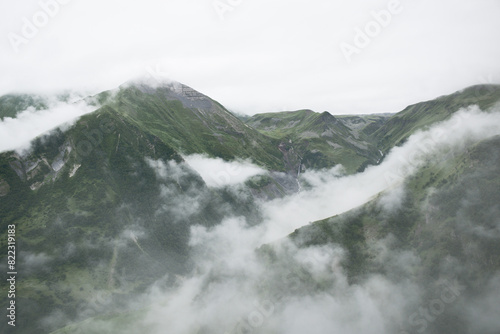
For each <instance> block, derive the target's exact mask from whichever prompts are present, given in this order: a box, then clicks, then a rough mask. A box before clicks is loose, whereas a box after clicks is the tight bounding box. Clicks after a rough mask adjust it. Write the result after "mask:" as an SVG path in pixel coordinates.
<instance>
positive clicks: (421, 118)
mask: <svg viewBox="0 0 500 334" xmlns="http://www.w3.org/2000/svg"><path fill="white" fill-rule="evenodd" d="M499 99H500V85H477V86H472V87H468V88H466V89H464V90H462V91H458V92H455V93H453V94H451V95H446V96H441V97H438V98H437V99H434V100H431V101H426V102H420V103H417V104H414V105H410V106H408V107H406V108H405V109H404V110H403V111H401V112H399V113H397V114H395V115H394V116H392V117H391V118H389V119H388V120H387V122H385V123H384V124H383V125H382V126H380V128H378V129H377V130H376V131H375V132H374V133H373V136H372V137H373V138H374V140H375V141H376V142H377V146H378V147H379V148H380V150H381V151H383V152H384V153H386V152H387V151H389V150H390V149H391V148H392V147H394V146H396V145H401V144H402V143H403V142H404V141H405V140H406V139H407V138H408V137H409V136H410V135H411V134H413V133H415V131H417V130H421V129H425V128H426V127H428V126H429V125H431V124H434V123H436V122H440V121H444V120H446V119H448V118H449V117H450V116H451V115H453V114H454V113H455V112H456V111H457V110H459V109H460V108H465V107H468V106H471V105H477V106H479V107H480V108H481V109H482V110H487V109H489V108H491V107H492V106H493V105H495V104H497V103H498V101H499Z"/></svg>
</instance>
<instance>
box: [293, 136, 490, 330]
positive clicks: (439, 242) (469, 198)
mask: <svg viewBox="0 0 500 334" xmlns="http://www.w3.org/2000/svg"><path fill="white" fill-rule="evenodd" d="M499 148H500V137H498V136H497V137H494V138H493V139H490V140H486V141H483V142H480V143H476V144H474V145H471V146H469V147H467V148H466V150H465V151H463V152H462V153H461V154H459V155H456V156H454V157H453V158H451V159H450V160H449V161H448V163H447V164H445V165H437V164H427V165H426V166H424V167H423V168H421V169H420V171H419V172H418V173H416V174H415V175H414V176H412V177H410V178H409V179H408V180H407V182H406V185H405V195H404V199H403V200H402V202H401V204H400V205H399V206H397V207H395V208H393V209H387V208H385V209H384V206H383V205H382V204H381V203H382V197H383V195H380V196H379V197H378V198H376V199H375V200H373V201H371V202H369V203H367V204H366V205H363V206H362V207H360V208H358V209H355V210H352V211H350V212H348V213H345V214H342V215H339V216H335V217H331V218H328V219H324V220H322V221H317V222H314V223H312V224H310V225H308V226H305V227H303V228H300V229H298V230H296V231H295V232H294V233H293V234H291V235H290V238H291V240H294V241H295V243H296V244H297V245H299V246H300V247H309V246H313V245H327V244H337V245H341V246H342V247H343V248H344V249H345V250H347V256H346V257H345V259H344V262H343V263H342V264H343V267H344V269H345V270H346V273H347V274H348V277H349V280H350V281H351V283H356V282H361V281H363V279H365V278H366V277H368V276H370V275H374V274H381V275H384V277H386V278H388V279H391V280H396V281H397V280H400V279H403V277H407V278H406V279H408V280H411V281H412V282H414V283H416V284H420V285H422V286H424V287H431V286H433V284H434V283H433V282H438V281H439V280H442V279H443V278H447V277H448V278H449V277H453V279H457V280H458V281H460V282H461V284H463V285H465V286H466V287H467V289H468V290H467V291H468V296H474V295H476V294H480V293H484V291H482V290H481V289H482V288H483V287H484V286H485V285H486V282H487V281H488V280H489V279H491V278H492V277H493V275H494V274H495V273H496V272H498V270H500V234H499V233H498V224H497V221H498V213H499V212H500V211H499V210H500V208H499V206H498V203H500V192H499V191H498V189H500V150H499ZM381 243H382V244H385V246H384V247H387V248H388V249H390V251H391V252H393V253H394V254H405V252H411V253H412V254H415V256H416V258H417V259H418V261H414V262H415V263H416V264H414V265H412V266H411V271H410V272H409V273H405V275H408V276H400V275H403V274H402V271H399V272H398V265H396V264H395V263H391V262H390V261H391V260H388V261H389V262H383V261H382V262H381V261H380V254H379V252H380V247H381ZM450 275H451V276H450ZM428 297H430V298H432V294H431V295H429V296H428ZM452 318H453V315H452V314H447V313H445V314H443V316H441V317H440V319H439V321H436V322H435V323H433V324H432V330H435V331H436V332H454V333H463V332H464V331H465V332H467V329H466V328H465V327H464V325H463V323H462V322H461V321H450V319H452Z"/></svg>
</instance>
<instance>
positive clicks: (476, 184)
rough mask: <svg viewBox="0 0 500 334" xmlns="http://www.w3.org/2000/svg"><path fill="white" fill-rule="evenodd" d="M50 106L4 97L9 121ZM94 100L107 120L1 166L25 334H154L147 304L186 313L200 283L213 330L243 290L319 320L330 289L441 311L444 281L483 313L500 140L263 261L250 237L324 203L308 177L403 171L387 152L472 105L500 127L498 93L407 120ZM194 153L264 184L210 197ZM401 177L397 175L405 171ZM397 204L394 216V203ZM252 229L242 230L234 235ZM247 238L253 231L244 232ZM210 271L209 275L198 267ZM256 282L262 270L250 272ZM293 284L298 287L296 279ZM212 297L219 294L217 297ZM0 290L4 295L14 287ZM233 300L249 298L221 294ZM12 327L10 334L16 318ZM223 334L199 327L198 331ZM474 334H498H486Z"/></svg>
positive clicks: (182, 94) (0, 210)
mask: <svg viewBox="0 0 500 334" xmlns="http://www.w3.org/2000/svg"><path fill="white" fill-rule="evenodd" d="M57 99H59V101H66V102H67V103H71V102H70V101H72V100H71V99H69V98H67V97H66V98H64V97H58V98H57ZM49 100H50V99H49V98H47V97H39V96H34V95H8V96H3V97H0V117H14V116H16V115H17V114H18V113H19V112H21V111H23V110H26V109H27V108H29V107H32V108H34V109H40V110H43V109H46V108H47V107H48V106H49V103H48V102H47V101H49ZM44 101H45V102H44ZM82 101H85V102H86V103H87V104H89V105H93V106H94V109H95V111H94V112H91V113H88V114H86V115H84V116H82V117H80V118H79V119H78V120H77V121H75V122H74V124H73V125H71V126H65V127H61V128H58V129H56V130H54V131H52V132H51V133H48V134H45V135H43V136H40V137H38V138H36V139H35V140H34V141H33V142H32V143H31V149H30V150H29V151H27V152H24V153H19V152H14V151H9V152H3V153H0V235H1V237H0V249H3V250H5V252H4V254H7V251H6V250H7V242H8V238H7V234H8V230H9V225H15V226H16V228H15V230H16V238H15V239H16V250H17V254H16V255H17V258H16V261H17V267H18V272H19V273H18V275H17V281H16V291H17V297H16V307H17V317H18V326H17V327H18V328H17V330H19V331H20V332H23V333H50V332H53V331H55V333H75V332H81V333H94V332H95V333H100V332H103V328H104V329H106V330H107V331H114V332H121V333H126V332H130V333H133V332H137V330H138V329H137V328H142V329H141V330H145V329H144V328H147V326H146V327H141V324H147V319H148V315H149V314H150V313H151V312H153V311H154V310H155V309H156V308H160V309H161V307H162V305H163V304H164V303H167V302H166V301H160V302H158V304H156V302H151V300H150V299H148V298H149V297H146V296H150V295H162V294H164V293H165V291H167V292H168V293H172V299H173V300H176V299H175V298H174V297H175V296H176V294H175V293H177V292H178V291H183V289H184V288H186V284H187V285H188V287H189V284H194V283H193V280H194V282H195V283H196V282H202V283H200V286H201V288H200V289H201V292H200V294H194V293H192V294H189V298H188V300H189V303H191V302H193V303H200V305H204V306H203V307H202V308H196V310H199V312H200V314H205V315H204V316H200V317H199V318H200V319H212V318H211V317H210V316H209V314H210V312H209V307H214V308H215V309H217V307H222V306H220V305H226V304H227V305H232V306H234V307H231V308H230V309H228V310H226V311H227V312H228V314H229V313H231V312H233V311H235V310H240V307H239V304H238V303H240V302H241V303H243V304H244V301H242V300H241V299H239V297H238V296H237V294H238V293H242V294H243V295H244V296H245V298H254V297H262V298H264V299H265V298H271V297H269V296H274V295H275V294H276V292H279V293H280V297H279V298H278V297H276V299H275V300H274V304H273V305H274V306H273V307H274V308H273V309H276V313H278V309H280V307H282V306H283V305H285V306H286V305H287V304H286V303H285V301H287V302H290V301H291V300H292V301H293V300H295V299H296V300H299V301H301V302H303V303H302V304H304V303H305V304H307V305H309V306H310V307H313V305H312V304H311V300H314V298H316V297H317V296H322V293H323V292H324V291H330V292H331V291H333V290H335V291H337V290H345V291H347V292H348V294H349V293H350V292H351V290H350V289H357V288H359V287H365V286H366V284H367V283H366V282H367V281H369V282H371V280H373V277H384V279H386V280H388V281H390V282H392V283H393V284H394V286H395V287H397V288H399V287H405V288H407V287H408V286H410V287H411V288H412V289H413V288H415V289H419V291H420V293H419V294H417V295H418V298H417V297H415V296H414V295H412V298H415V299H416V300H418V302H417V303H416V304H415V303H414V302H413V299H412V300H408V304H407V305H406V304H405V307H409V306H408V305H410V306H415V307H418V306H419V304H418V303H419V302H420V303H422V302H424V301H425V298H431V300H432V294H433V291H434V290H433V288H435V287H436V284H435V282H436V281H438V280H439V279H442V278H443V277H446V278H447V279H450V280H452V279H457V280H459V281H460V282H461V284H463V285H464V286H466V287H467V289H468V290H467V291H468V292H467V293H464V294H463V296H464V303H465V302H470V303H471V304H474V303H479V301H481V300H482V299H480V297H479V296H483V295H485V294H487V293H488V292H489V291H490V290H488V289H489V288H488V287H490V286H491V284H492V283H491V282H492V280H494V279H495V277H496V276H495V275H496V272H497V271H500V268H499V266H500V262H499V261H500V260H499V258H498V256H497V254H498V245H499V243H498V241H499V240H498V238H499V236H498V233H497V227H498V226H497V225H496V220H495V219H496V218H495V217H497V213H498V203H499V201H498V200H499V198H498V196H499V194H500V193H499V192H498V186H499V185H500V184H499V182H500V178H499V175H500V173H499V172H500V171H499V170H498V166H500V164H499V163H498V159H499V156H500V155H499V152H498V148H499V147H500V146H499V144H500V139H499V137H498V136H496V137H491V138H487V139H484V140H480V141H472V142H467V145H465V146H464V147H459V148H458V149H456V150H455V151H452V152H451V153H450V154H447V155H443V156H440V155H439V154H436V155H437V156H439V158H436V157H435V156H433V157H432V159H431V158H429V159H427V160H425V162H423V163H421V164H416V165H415V166H411V167H413V168H414V169H415V171H414V172H413V173H411V174H409V175H403V176H401V175H396V177H399V178H400V179H401V182H400V185H399V186H397V187H395V188H393V189H388V190H386V191H385V192H382V193H380V194H376V195H375V197H374V198H373V199H372V200H370V201H368V202H367V203H366V204H364V205H362V206H360V207H358V208H356V209H354V210H351V211H348V212H346V213H343V214H341V215H337V216H333V217H329V218H327V216H325V217H324V219H322V220H320V221H317V222H313V223H311V224H307V221H304V222H303V227H301V228H298V229H297V230H296V231H295V232H294V233H292V234H291V235H290V236H288V237H287V238H285V239H282V240H278V241H276V242H274V243H266V244H264V245H262V243H260V244H259V245H258V247H257V246H256V247H255V248H251V247H253V244H252V243H250V241H249V240H252V238H256V239H257V240H258V241H259V240H260V239H259V238H260V237H255V235H256V233H257V232H256V231H259V228H261V227H262V225H263V222H266V223H269V220H270V219H271V221H272V219H273V216H272V215H271V213H272V212H270V210H269V207H266V205H270V206H272V207H273V208H275V210H276V211H280V210H287V209H289V207H285V205H284V203H286V201H287V200H291V201H295V200H297V206H298V205H300V203H301V202H300V200H301V198H302V197H303V196H307V194H308V193H307V192H308V191H314V189H315V187H317V185H315V184H314V182H312V184H311V185H310V187H309V188H310V189H309V188H308V189H309V190H308V189H302V188H301V184H303V183H308V181H310V179H308V177H310V176H311V175H315V173H320V174H321V179H320V180H321V181H320V182H322V183H327V182H329V181H326V180H328V178H331V177H333V178H335V179H342V178H355V177H356V175H359V174H361V173H362V172H363V171H365V172H369V171H370V169H373V168H378V167H381V166H382V164H384V163H389V162H391V160H390V158H389V154H390V152H391V150H396V151H397V149H398V148H401V147H403V146H404V145H405V144H406V143H408V140H409V138H410V136H411V135H414V134H416V133H417V132H418V130H426V129H429V128H430V127H432V126H436V125H437V124H440V123H439V122H442V121H445V120H449V119H450V118H451V117H454V116H456V115H457V114H460V112H459V109H460V108H464V107H468V106H471V105H478V106H479V107H480V108H481V109H483V110H486V112H490V113H493V109H492V107H493V106H495V105H496V104H497V103H498V101H500V86H493V85H491V86H475V87H471V88H467V89H465V90H463V91H460V92H456V93H454V94H451V95H448V96H444V97H440V98H437V99H435V100H433V101H427V102H422V103H419V104H416V105H413V106H409V107H407V108H406V109H404V110H403V111H401V112H399V113H397V114H394V115H391V114H383V115H354V116H351V115H349V116H333V115H331V114H330V113H328V112H323V113H316V112H314V111H311V110H299V111H292V112H281V113H266V114H257V115H254V116H252V117H249V118H246V119H244V121H243V120H242V119H241V118H238V117H236V116H235V115H233V114H232V113H230V112H229V111H228V110H227V109H226V108H224V107H223V106H222V105H221V104H219V103H218V102H216V101H214V100H212V99H210V98H209V97H207V96H205V95H203V94H201V93H199V92H197V91H195V90H194V89H192V88H190V87H188V86H186V85H183V84H180V83H177V82H166V83H159V82H155V81H151V80H142V81H132V82H129V83H126V84H124V85H122V86H120V87H119V88H117V89H115V90H110V91H106V92H102V93H100V94H97V95H95V96H88V97H86V98H84V99H83V100H82ZM80 102H81V101H80ZM435 146H439V145H437V144H436V145H435ZM191 154H203V155H204V156H205V157H210V158H213V159H215V158H218V159H221V160H220V161H224V162H225V163H242V161H243V162H245V163H250V162H251V163H253V164H254V165H255V166H258V167H260V168H261V169H264V170H265V171H266V173H265V174H262V175H258V176H254V177H251V178H249V179H247V180H246V181H245V182H242V183H240V184H237V185H226V186H218V187H214V186H208V185H207V183H206V180H205V179H204V178H203V175H202V173H201V172H200V171H198V170H196V169H194V168H193V166H191V165H190V164H189V159H188V157H189V156H190V155H191ZM436 159H437V160H436ZM387 160H389V161H387ZM217 161H218V160H217ZM220 161H219V162H220ZM337 164H342V165H343V167H344V171H343V172H342V173H339V174H335V173H336V172H335V171H334V170H330V169H328V168H331V167H334V166H335V165H337ZM238 168H241V167H238ZM216 172H217V171H216ZM222 172H224V171H222ZM232 172H234V173H242V172H241V170H237V169H236V170H232ZM308 172H311V173H308ZM389 172H390V173H389V174H388V175H389V176H390V177H391V178H392V177H394V175H393V174H398V173H397V171H394V170H389ZM327 184H328V183H327ZM364 186H365V187H369V186H370V185H369V184H366V185H364ZM387 198H392V199H391V201H390V203H393V202H394V203H399V204H397V205H389V206H388V204H387V203H388V201H387ZM393 198H397V199H399V201H397V200H394V199H393ZM318 201H319V199H318ZM294 203H295V202H294ZM327 203H328V205H331V206H335V205H337V203H329V202H327ZM285 213H286V212H285ZM294 214H295V212H294V211H292V212H291V213H290V215H294ZM270 215H271V216H270ZM269 217H271V218H269ZM242 219H243V220H244V221H245V225H244V227H239V226H240V225H238V224H239V223H234V222H239V221H240V220H242ZM228 222H229V223H228ZM231 222H233V224H234V225H231ZM285 223H286V222H285ZM227 224H229V227H227ZM239 228H241V229H242V230H243V231H244V234H242V235H240V234H238V233H239V232H238V231H239ZM225 229H228V231H226V230H225ZM292 230H293V229H292ZM210 233H223V235H224V236H225V238H226V239H224V238H222V239H221V238H214V239H213V240H212V239H210V238H209V237H208V235H211V234H210ZM224 233H225V234H224ZM257 235H258V234H257ZM207 238H208V239H209V242H208V243H207V244H205V243H204V242H206V240H205V239H207ZM200 245H201V246H200ZM234 245H236V246H234ZM249 245H250V246H249ZM211 247H221V252H220V253H217V252H215V255H214V251H213V249H212V248H211ZM234 247H242V248H241V249H239V248H236V249H235V248H234ZM244 247H249V249H247V248H244ZM200 248H201V249H200ZM318 249H321V250H322V252H323V253H325V254H330V255H331V254H334V255H335V254H337V253H336V252H341V253H342V254H345V256H344V257H342V259H341V260H339V262H338V263H339V264H338V266H339V267H338V268H341V269H338V270H340V271H342V272H345V283H342V284H344V285H338V284H339V282H343V278H342V277H343V276H342V275H340V274H338V272H336V274H335V273H333V272H328V273H329V274H328V275H326V276H325V273H323V272H321V275H319V274H318V272H317V271H315V270H316V269H317V268H316V267H317V264H315V263H313V264H311V265H308V266H306V267H304V266H302V265H301V264H300V263H299V262H300V261H299V260H300V258H301V256H302V255H301V254H306V253H307V252H316V251H317V250H318ZM226 256H234V257H235V258H236V260H234V258H230V259H232V261H230V260H228V259H227V258H226ZM253 256H256V257H257V259H258V260H255V261H257V264H256V263H255V262H254V260H252V259H253ZM320 258H321V257H320ZM3 259H4V260H5V261H4V260H2V262H1V263H0V270H2V271H4V272H8V270H7V257H5V258H3ZM200 259H201V260H203V261H208V262H207V263H208V264H205V262H203V264H204V266H201V268H200V265H199V261H200ZM318 261H319V262H320V263H322V262H321V261H323V260H318ZM459 264H460V265H459ZM240 265H241V267H240ZM248 268H253V269H254V270H255V272H251V273H252V275H250V276H247V275H246V272H245V270H250V269H248ZM255 268H257V269H255ZM315 268H316V269H315ZM335 270H337V269H335ZM283 273H286V275H285V276H284V277H285V278H283ZM452 274H453V275H452ZM289 275H292V277H293V280H287V277H288V276H289ZM318 275H319V276H318ZM329 275H330V276H329ZM336 275H337V276H336ZM339 275H340V276H339ZM447 275H448V276H449V277H448V276H447ZM318 277H319V278H318ZM245 279H248V282H247V281H245ZM408 282H410V283H411V284H410V283H408ZM406 283H408V284H410V285H408V286H406V285H404V284H406ZM217 284H221V285H222V286H223V288H221V290H220V291H219V290H217V289H216V287H217ZM239 284H241V288H240V285H239ZM195 285H196V284H195ZM254 285H255V287H254ZM340 286H342V288H340ZM0 287H1V289H2V291H3V292H2V293H4V296H6V295H7V291H8V288H9V286H8V284H7V283H5V282H4V283H2V284H1V285H0ZM298 287H300V288H298ZM232 289H236V292H235V294H236V295H235V296H233V295H228V296H226V295H225V293H226V292H227V293H228V291H233V290H232ZM401 289H402V290H404V288H401ZM187 290H188V291H191V290H189V289H187ZM239 290H241V291H239ZM410 290H411V289H410ZM374 291H375V292H374ZM411 291H413V290H411ZM216 292H217V293H216ZM219 292H221V295H222V296H223V297H224V298H226V297H227V299H223V300H222V301H221V300H218V299H216V302H214V301H213V300H212V299H211V298H214V297H209V296H207V295H206V294H210V293H214V295H217V296H218V295H219ZM358 292H359V291H358ZM358 292H356V293H358ZM245 293H247V294H245ZM356 293H353V295H356ZM370 293H372V294H374V295H377V293H381V292H380V291H379V290H377V289H375V290H373V291H372V292H370ZM395 295H396V293H395ZM403 295H404V294H403ZM398 296H399V295H398ZM301 298H305V299H301ZM328 298H330V297H328ZM481 298H482V297H481ZM401 299H404V298H401ZM265 300H266V299H265ZM132 301H133V302H132ZM237 302H238V303H237ZM8 303H9V300H8V299H7V298H5V297H2V299H1V301H0V306H1V307H5V308H7V307H8ZM186 303H187V302H186ZM292 304H293V303H292ZM179 305H180V306H179V307H181V309H180V311H179V314H182V312H184V311H185V310H184V309H182V307H185V304H183V302H182V300H181V301H180V304H179ZM481 305H482V304H481ZM204 307H208V308H204ZM251 307H254V306H251ZM460 307H462V304H457V306H456V308H457V309H458V310H459V311H460V310H462V311H460V312H465V311H463V309H460ZM459 311H457V310H456V309H455V308H448V309H447V310H446V311H443V312H442V313H443V315H442V316H441V317H439V319H438V320H436V321H432V322H431V321H428V322H429V326H428V328H427V327H426V329H429V332H433V333H434V332H435V333H440V332H457V333H462V332H463V333H467V332H473V330H474V328H472V327H470V326H471V325H470V323H471V322H467V321H469V320H467V321H466V317H462V319H460V312H459ZM186 312H187V311H186ZM205 312H207V313H205ZM249 312H250V311H249ZM301 312H302V311H301ZM301 312H298V313H296V314H295V315H296V316H297V317H298V316H299V315H300V313H301ZM304 312H306V310H304ZM360 312H361V311H360ZM405 312H406V310H405ZM457 312H458V313H457ZM186 314H190V313H189V312H187V313H186ZM231 314H232V313H231ZM250 314H253V313H250ZM352 314H356V312H354V313H352ZM352 314H349V315H348V316H346V317H350V316H353V315H352ZM467 314H469V313H467ZM197 315H198V314H196V315H195V316H196V319H198V317H197ZM281 315H283V314H281ZM179 317H181V316H180V315H179ZM276 317H277V318H276V319H278V320H279V319H281V318H279V317H278V315H276ZM225 318H227V319H231V316H227V317H225ZM28 319H29V320H28ZM189 319H190V320H189V321H187V320H186V321H187V322H188V323H190V322H194V318H193V317H190V318H189ZM217 319H219V318H217ZM457 319H458V320H457ZM196 321H198V320H196ZM219 321H221V322H224V321H223V319H219ZM269 322H270V323H272V321H271V320H269ZM280 323H282V324H284V323H287V322H286V321H281V322H280ZM263 326H264V325H263ZM406 326H407V327H408V326H410V327H411V326H412V324H409V325H408V324H407V325H406ZM468 326H469V327H468ZM0 328H1V329H2V332H8V331H9V330H10V329H11V328H10V327H8V325H7V324H6V323H5V322H2V323H1V325H0ZM111 328H112V329H113V330H111ZM471 328H472V329H471ZM478 328H479V327H478ZM492 328H497V327H495V326H493V327H492ZM149 329H150V331H151V332H152V333H153V332H155V330H156V329H153V328H149ZM149 329H146V330H149ZM240 329H241V328H240ZM413 329H415V328H413V327H412V328H411V330H413ZM162 330H163V329H162ZM218 331H220V329H219V328H216V329H214V328H212V327H210V326H208V325H206V324H200V325H199V326H198V327H196V330H191V331H190V332H193V333H215V332H218ZM391 331H392V328H391ZM261 332H265V331H261ZM271 332H273V331H271ZM274 332H280V331H279V330H278V329H275V330H274ZM476 332H484V333H489V332H491V333H494V331H488V330H486V329H484V328H479V330H478V331H476Z"/></svg>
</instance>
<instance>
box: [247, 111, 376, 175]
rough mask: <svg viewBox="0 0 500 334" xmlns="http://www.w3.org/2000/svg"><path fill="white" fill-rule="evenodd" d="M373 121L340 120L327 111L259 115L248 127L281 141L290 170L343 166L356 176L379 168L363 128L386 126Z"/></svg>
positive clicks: (374, 118) (253, 118)
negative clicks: (371, 167)
mask: <svg viewBox="0 0 500 334" xmlns="http://www.w3.org/2000/svg"><path fill="white" fill-rule="evenodd" d="M370 117H371V119H369V120H368V119H364V118H362V117H359V116H357V118H356V117H355V116H352V117H351V118H339V117H334V116H332V115H331V114H330V113H328V112H327V111H325V112H323V113H321V114H320V113H316V112H313V111H311V110H298V111H292V112H281V113H266V114H257V115H255V116H253V117H251V118H249V119H248V120H247V121H246V124H248V125H249V126H251V127H253V128H255V129H258V130H259V131H260V132H261V133H263V134H265V135H268V136H270V137H273V138H276V139H277V140H279V141H280V144H279V145H280V150H281V151H282V152H283V154H284V155H285V161H286V163H287V166H289V168H290V169H292V168H294V167H295V168H297V169H299V170H300V169H301V168H304V169H305V168H317V169H318V168H329V167H333V166H334V165H336V164H342V165H343V166H344V167H345V168H346V171H347V172H348V173H353V172H356V171H358V170H361V169H363V168H364V167H366V165H368V164H376V163H377V162H378V160H379V159H380V157H381V156H380V153H379V152H378V150H377V149H376V147H375V146H374V145H372V143H371V139H370V138H369V135H368V134H367V133H365V131H364V129H363V128H362V127H364V126H366V127H368V126H369V125H370V124H372V123H376V124H378V123H379V122H383V117H377V116H370Z"/></svg>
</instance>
